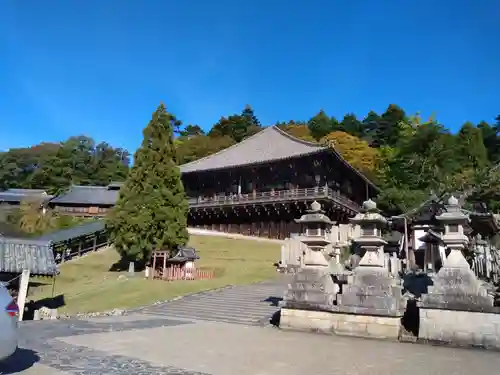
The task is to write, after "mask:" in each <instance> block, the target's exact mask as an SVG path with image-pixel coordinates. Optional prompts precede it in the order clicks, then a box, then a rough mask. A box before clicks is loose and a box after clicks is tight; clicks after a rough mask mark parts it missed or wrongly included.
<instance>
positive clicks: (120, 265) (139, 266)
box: [109, 258, 146, 272]
mask: <svg viewBox="0 0 500 375" xmlns="http://www.w3.org/2000/svg"><path fill="white" fill-rule="evenodd" d="M130 262H134V271H143V270H144V268H146V264H145V263H144V262H141V261H135V260H133V259H129V258H121V259H120V260H118V261H117V262H115V263H113V264H112V265H111V267H109V271H110V272H123V271H128V268H129V266H130Z"/></svg>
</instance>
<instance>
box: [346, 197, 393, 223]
mask: <svg viewBox="0 0 500 375" xmlns="http://www.w3.org/2000/svg"><path fill="white" fill-rule="evenodd" d="M350 221H351V222H352V223H353V224H362V223H363V224H369V223H373V224H379V225H386V224H387V219H386V218H385V217H383V216H382V215H381V214H380V210H379V209H378V208H377V203H375V202H374V201H372V200H371V199H368V200H367V201H364V202H363V206H362V208H361V212H360V213H358V214H357V215H356V216H354V217H353V218H352V219H350Z"/></svg>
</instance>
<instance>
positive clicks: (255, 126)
mask: <svg viewBox="0 0 500 375" xmlns="http://www.w3.org/2000/svg"><path fill="white" fill-rule="evenodd" d="M260 130H262V127H261V125H260V122H259V120H258V119H257V117H256V116H255V114H254V112H253V109H252V107H250V106H249V105H247V106H246V107H245V108H244V109H243V111H242V113H241V114H240V115H231V116H229V117H221V119H220V120H219V121H218V122H217V123H216V124H215V125H214V126H213V127H212V129H211V130H210V132H209V133H208V135H209V136H210V137H214V138H215V137H226V136H227V137H231V138H232V139H234V140H235V142H241V141H242V140H243V139H245V138H248V137H250V136H252V135H254V134H255V133H257V132H259V131H260Z"/></svg>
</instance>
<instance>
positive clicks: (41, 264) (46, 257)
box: [0, 236, 58, 276]
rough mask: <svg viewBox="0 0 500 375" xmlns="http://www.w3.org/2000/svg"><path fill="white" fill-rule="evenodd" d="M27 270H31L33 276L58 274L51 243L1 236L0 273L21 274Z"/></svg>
mask: <svg viewBox="0 0 500 375" xmlns="http://www.w3.org/2000/svg"><path fill="white" fill-rule="evenodd" d="M25 268H27V269H29V270H30V273H31V274H32V275H45V276H52V275H55V274H57V272H58V270H57V266H56V262H55V259H54V253H53V251H52V247H51V246H50V243H48V242H47V241H37V240H32V239H25V238H11V237H2V236H0V272H11V273H21V272H23V269H25Z"/></svg>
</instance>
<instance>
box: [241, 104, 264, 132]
mask: <svg viewBox="0 0 500 375" xmlns="http://www.w3.org/2000/svg"><path fill="white" fill-rule="evenodd" d="M241 116H242V117H244V118H245V119H246V120H247V121H248V123H249V125H250V126H256V127H259V128H260V127H261V126H262V125H261V124H260V121H259V119H258V118H257V116H255V113H254V111H253V108H252V107H251V106H250V104H247V105H246V106H245V108H244V109H243V111H242V112H241Z"/></svg>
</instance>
